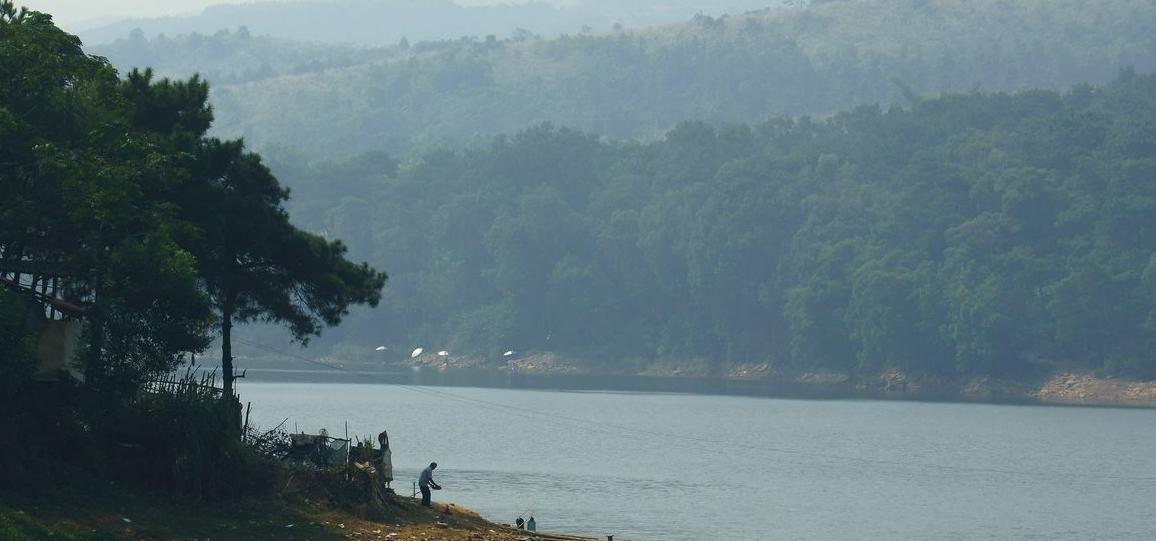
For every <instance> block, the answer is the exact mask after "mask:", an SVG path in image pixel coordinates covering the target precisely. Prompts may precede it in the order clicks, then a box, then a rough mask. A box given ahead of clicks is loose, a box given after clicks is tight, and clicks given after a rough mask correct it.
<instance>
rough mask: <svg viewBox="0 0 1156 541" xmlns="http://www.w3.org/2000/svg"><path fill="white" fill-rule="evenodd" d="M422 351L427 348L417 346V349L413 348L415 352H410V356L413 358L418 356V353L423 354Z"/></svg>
mask: <svg viewBox="0 0 1156 541" xmlns="http://www.w3.org/2000/svg"><path fill="white" fill-rule="evenodd" d="M422 351H425V350H423V349H421V348H417V349H415V350H413V353H410V354H409V358H410V359H413V358H415V357H417V356H418V355H421V352H422Z"/></svg>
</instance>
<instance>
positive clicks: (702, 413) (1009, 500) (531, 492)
mask: <svg viewBox="0 0 1156 541" xmlns="http://www.w3.org/2000/svg"><path fill="white" fill-rule="evenodd" d="M240 392H241V399H242V401H245V402H252V404H253V419H254V420H255V422H257V423H258V424H260V425H262V426H265V427H271V426H273V425H276V424H278V423H280V422H281V420H282V419H284V418H286V417H288V418H289V422H288V423H287V425H286V426H287V427H288V428H289V429H290V430H292V429H293V428H294V427H297V428H299V429H301V430H304V431H307V432H316V431H317V430H318V429H320V428H322V427H325V428H327V429H328V430H329V432H330V434H332V435H341V434H343V433H344V430H345V423H346V422H348V423H349V433H350V435H369V436H373V435H376V434H377V432H379V431H380V430H381V429H383V428H387V429H388V430H389V433H390V441H391V444H392V448H393V461H394V468H395V477H396V478H397V481H396V483H395V487H397V491H398V492H399V493H403V494H407V495H408V494H409V492H410V487H411V481H412V480H413V479H416V477H417V472H418V471H419V469H420V468H421V467H422V466H424V465H425V464H427V463H429V462H430V461H437V462H438V463H439V465H440V467H439V468H438V470H437V472H436V474H435V475H434V478H435V479H436V480H437V481H438V482H439V483H441V484H442V485H443V486H444V487H445V490H442V491H440V492H436V491H435V492H434V498H435V500H438V501H446V502H452V503H455V504H458V505H462V506H465V507H468V508H471V509H474V510H476V511H478V512H480V513H482V515H484V516H486V517H487V518H489V519H491V520H494V521H497V522H504V523H512V522H513V521H514V519H515V518H517V517H518V516H519V514H521V515H523V516H526V517H528V516H529V514H531V513H532V514H533V515H534V517H535V519H536V521H537V523H538V528H539V530H546V531H557V532H565V533H575V534H584V535H590V536H598V537H602V538H605V537H604V536H605V535H607V534H613V535H614V536H615V539H618V540H622V539H649V540H672V541H690V540H696V541H697V540H703V539H727V540H764V539H771V540H773V539H781V540H868V539H879V540H915V539H919V540H925V539H928V540H929V539H961V540H962V539H967V540H972V539H993V540H996V539H999V540H1002V539H1041V540H1061V539H1070V540H1088V539H1100V540H1109V539H1119V540H1125V539H1126V540H1133V539H1152V538H1154V536H1156V410H1127V409H1097V408H1049V407H1027V406H989V405H976V404H946V403H917V402H866V401H800V400H777V399H764V398H744V397H731V396H705V395H674V394H631V393H592V392H547V391H518V390H508V389H471V388H444V387H437V388H431V387H413V386H400V385H382V384H366V385H360V384H333V383H327V384H305V383H246V382H243V381H242V382H241V386H240Z"/></svg>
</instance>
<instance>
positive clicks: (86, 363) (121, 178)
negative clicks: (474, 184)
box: [0, 1, 385, 421]
mask: <svg viewBox="0 0 1156 541" xmlns="http://www.w3.org/2000/svg"><path fill="white" fill-rule="evenodd" d="M208 95H209V90H208V85H207V84H206V83H205V82H204V81H202V80H200V79H198V78H196V77H194V78H192V79H189V80H187V81H173V80H169V79H159V80H158V79H155V78H154V76H153V74H152V73H151V72H149V71H147V70H146V71H143V72H140V71H132V72H130V73H127V74H126V75H125V77H124V78H120V77H119V76H118V74H117V72H116V70H114V69H113V68H112V66H110V65H109V64H108V62H107V61H106V60H104V59H102V58H99V57H94V56H90V55H88V54H86V53H85V52H84V50H83V49H82V48H81V43H80V40H79V39H77V38H76V37H75V36H71V35H69V34H67V33H65V32H63V31H61V30H60V29H58V28H57V27H56V26H55V25H54V24H53V23H52V19H51V17H50V16H49V15H46V14H43V13H39V12H34V11H31V12H30V11H27V10H18V9H17V8H16V7H15V6H14V5H13V4H12V3H11V2H8V1H3V2H0V194H3V197H0V389H3V390H5V391H6V392H4V393H2V394H3V395H4V400H17V399H19V395H20V392H18V391H23V392H35V391H34V390H33V389H31V388H30V387H28V376H30V373H31V372H32V370H33V369H34V368H36V367H37V366H38V363H37V360H40V361H43V360H44V359H45V358H47V357H46V356H45V355H46V354H45V351H46V349H45V345H44V344H45V343H46V342H45V341H48V343H50V344H59V347H56V346H55V345H54V346H53V347H54V348H56V349H49V350H47V351H57V350H60V351H73V350H75V352H76V353H75V354H74V355H63V354H61V355H59V356H55V358H63V357H71V358H75V359H76V365H77V366H80V367H82V368H80V369H78V370H77V372H80V373H79V374H77V376H78V377H80V378H81V379H83V380H84V381H85V382H86V383H87V384H88V386H89V388H90V389H91V390H93V391H94V392H98V393H107V394H108V396H110V397H124V396H128V395H131V393H133V392H134V391H136V390H138V389H139V388H140V387H141V386H142V385H143V383H144V382H146V381H148V380H149V379H150V378H155V377H157V376H158V375H159V374H165V373H168V372H169V371H171V370H173V369H174V368H175V367H177V366H180V365H181V364H183V363H185V362H187V361H188V355H189V354H190V353H199V352H201V351H204V350H205V349H206V348H207V346H208V345H209V342H210V340H211V339H212V338H213V337H214V335H216V336H220V337H222V338H223V344H224V349H223V354H222V363H223V365H224V367H225V373H224V374H223V375H222V380H223V382H224V396H225V397H226V398H227V399H233V398H234V397H233V395H232V392H231V391H232V389H231V383H232V371H231V361H232V358H231V355H230V352H229V345H230V333H231V329H232V326H233V325H234V323H237V322H246V321H254V320H257V321H264V322H270V323H276V324H280V325H283V326H285V327H287V328H289V329H290V330H291V332H292V333H293V335H294V336H296V337H297V338H298V339H299V340H301V341H307V340H308V338H309V337H310V336H313V335H315V334H318V333H320V332H321V330H322V329H323V328H325V327H327V326H332V325H336V324H337V323H339V322H340V321H341V319H342V317H343V316H345V314H346V313H347V310H348V307H349V306H350V305H356V304H369V305H375V304H376V303H377V300H378V299H379V298H380V290H381V288H382V287H383V286H384V283H385V275H384V274H382V273H380V272H378V271H376V270H374V269H372V268H370V267H369V266H367V265H365V264H360V265H358V264H354V263H352V262H350V261H348V260H347V259H346V258H345V253H346V247H345V245H344V244H342V243H341V242H340V241H338V240H331V239H325V238H322V237H320V236H318V235H315V234H312V233H309V232H306V231H304V230H301V229H298V228H297V227H296V226H294V225H293V224H292V223H291V222H290V221H289V215H288V213H287V212H286V210H285V208H284V202H285V200H286V199H287V198H288V192H287V191H286V190H285V189H284V188H283V187H282V186H281V185H280V183H279V182H278V181H277V179H276V177H274V176H273V174H272V173H271V172H270V171H269V169H268V168H267V167H266V166H265V165H264V164H263V162H262V160H261V157H260V156H259V155H257V154H254V153H252V152H250V151H248V150H247V149H246V148H245V146H244V143H243V142H241V141H237V140H221V139H217V138H214V137H211V136H209V135H208V134H207V132H208V130H209V128H210V126H211V124H212V122H213V114H212V110H211V108H210V107H209V105H208ZM52 333H57V334H52ZM46 337H47V338H46ZM70 341H74V345H71V346H69V345H67V343H69V342H70ZM50 357H52V356H50ZM60 362H61V363H63V361H60ZM61 367H62V366H61ZM58 368H60V367H58ZM57 375H58V374H57V373H55V371H54V372H50V373H48V374H42V375H41V376H44V377H48V378H49V379H53V378H55V377H56V376H57ZM108 402H109V403H111V404H115V403H117V402H118V401H117V400H113V399H110V400H109V401H108ZM0 405H4V406H7V405H8V403H7V402H5V403H2V404H0ZM0 409H6V408H0ZM9 420H11V417H10V416H7V415H5V416H0V421H9Z"/></svg>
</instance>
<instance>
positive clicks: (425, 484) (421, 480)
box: [417, 462, 442, 507]
mask: <svg viewBox="0 0 1156 541" xmlns="http://www.w3.org/2000/svg"><path fill="white" fill-rule="evenodd" d="M436 469H438V463H437V462H430V463H429V466H426V468H425V469H424V470H422V471H421V475H419V476H418V478H417V487H418V488H420V489H421V504H422V506H424V507H429V506H430V492H429V490H430V488H431V487H432V488H433V489H434V490H441V489H442V487H441V485H439V484H437V483H435V482H434V480H433V471H434V470H436Z"/></svg>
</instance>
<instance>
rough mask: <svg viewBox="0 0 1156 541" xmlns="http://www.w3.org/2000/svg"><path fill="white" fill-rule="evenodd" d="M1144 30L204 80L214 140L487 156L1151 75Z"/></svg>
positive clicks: (1058, 29)
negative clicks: (945, 95) (573, 132)
mask: <svg viewBox="0 0 1156 541" xmlns="http://www.w3.org/2000/svg"><path fill="white" fill-rule="evenodd" d="M1153 28H1156V4H1154V3H1153V2H1151V1H1149V0H1102V1H1098V2H1083V1H1076V0H1017V1H1014V2H1008V1H1005V0H966V1H965V0H921V1H912V0H848V1H831V2H823V3H816V4H813V5H810V6H799V7H794V8H790V9H775V10H769V11H762V12H757V13H752V14H749V15H745V16H733V17H726V18H711V17H708V16H702V17H697V18H695V19H694V20H693V21H690V22H688V23H686V24H681V25H676V26H670V27H665V28H657V29H652V30H644V31H621V32H611V33H609V34H595V35H571V36H569V37H564V38H560V39H555V40H546V39H537V38H534V37H526V36H523V37H521V38H519V39H511V40H500V39H493V40H491V39H484V38H483V39H471V38H463V39H459V40H456V41H445V42H433V43H421V44H418V43H414V44H413V45H412V46H411V47H410V48H409V49H408V51H407V52H406V53H405V54H401V55H398V54H394V52H390V53H385V52H383V53H382V54H381V58H377V59H372V60H367V61H365V62H358V63H355V64H354V65H349V66H346V67H335V68H334V69H325V70H315V71H313V72H309V73H300V74H298V73H294V72H293V71H294V70H288V72H282V71H280V70H277V69H276V68H274V70H273V71H277V75H278V76H275V77H257V78H249V79H246V80H248V81H249V82H244V83H239V84H227V85H218V86H216V87H215V89H214V95H213V102H214V104H215V107H216V111H217V113H218V115H217V116H218V119H219V121H218V124H217V129H218V132H219V133H220V134H222V135H226V136H241V135H243V136H245V137H246V138H247V140H248V141H250V142H251V143H252V144H254V145H256V146H257V148H260V149H268V148H270V147H272V146H288V147H292V148H297V149H299V150H300V151H302V152H304V153H306V154H307V155H308V156H312V157H317V156H322V157H330V156H332V155H334V154H339V155H341V154H343V155H345V156H346V157H348V156H349V155H351V154H352V153H355V152H357V151H361V150H380V149H386V150H390V151H393V152H395V153H396V152H400V151H403V150H408V149H412V148H422V149H426V148H433V147H438V146H441V145H449V146H451V147H452V146H458V145H461V144H465V143H482V144H484V142H485V141H487V140H488V139H489V138H490V137H491V136H492V135H494V134H499V133H512V132H514V131H517V130H521V129H524V128H525V127H527V126H530V125H533V124H536V123H539V122H543V121H551V122H554V123H555V124H557V125H560V126H568V127H573V128H575V129H580V130H585V131H592V132H594V133H597V134H599V135H603V136H609V137H616V138H627V137H629V138H635V137H641V138H654V137H660V136H661V135H662V134H663V133H664V132H665V131H667V130H669V129H670V128H672V127H673V126H674V125H676V124H677V123H678V122H680V121H683V120H703V121H708V122H714V121H744V122H759V121H762V120H765V119H767V118H770V117H773V116H775V115H780V114H785V115H791V116H795V115H802V114H809V115H820V116H822V115H828V114H831V113H834V112H836V111H839V110H845V109H849V108H852V107H855V106H857V105H860V104H871V103H884V104H890V103H903V101H904V100H905V99H906V98H905V96H906V95H927V94H935V93H939V92H946V91H955V92H967V91H972V90H975V89H982V90H985V91H1014V90H1021V89H1029V88H1045V89H1054V90H1062V89H1064V88H1066V87H1068V86H1070V85H1072V84H1077V83H1082V82H1097V83H1100V82H1106V81H1109V80H1111V79H1112V78H1113V77H1115V76H1116V74H1117V73H1119V71H1120V70H1121V69H1125V68H1128V67H1134V68H1135V69H1136V70H1137V71H1139V72H1141V73H1147V72H1151V71H1153V70H1154V69H1156V32H1153V31H1152V29H1153ZM226 37H227V38H228V39H222V40H221V43H222V46H221V47H222V48H224V49H226V52H219V51H218V49H217V48H215V47H203V46H197V47H190V48H188V49H187V51H188V53H189V54H188V55H184V54H183V53H182V50H181V49H180V48H179V47H178V48H172V49H171V52H170V53H168V54H167V55H164V56H162V55H160V54H157V55H156V56H150V57H148V58H145V59H140V61H148V62H152V63H153V65H154V66H156V67H157V68H159V69H160V70H161V71H162V72H165V73H173V72H172V71H170V70H169V69H168V67H169V66H172V65H180V66H187V68H186V69H196V62H205V63H206V64H207V65H213V64H214V63H215V64H217V65H219V64H220V62H219V61H218V60H213V59H214V58H224V57H226V56H227V55H229V54H235V53H230V52H228V51H227V50H228V49H229V47H245V45H244V44H241V43H239V42H238V40H236V39H235V37H232V36H226ZM198 39H199V40H200V41H205V40H215V38H203V37H202V38H198ZM125 48H126V45H125V44H121V45H120V48H115V47H114V48H109V49H101V50H100V52H101V54H105V55H107V56H109V57H110V58H111V59H112V61H113V62H114V63H117V64H118V65H120V66H122V67H123V66H125V65H126V62H128V63H131V61H134V60H135V59H137V58H139V57H137V56H134V55H130V54H124V53H123V52H118V51H123V50H124V49H125ZM127 48H129V49H131V50H138V49H141V48H142V47H141V46H140V45H136V46H127ZM149 48H151V49H154V50H155V51H156V52H157V53H160V52H161V51H164V50H167V46H158V47H149ZM189 55H191V56H193V57H195V58H201V60H197V61H190V60H189V59H188V56H189ZM335 64H336V65H338V66H340V65H341V64H340V63H339V62H335ZM202 71H210V70H209V69H203V70H202ZM179 75H189V74H188V73H180V74H179ZM252 79H258V80H252ZM287 113H288V114H287Z"/></svg>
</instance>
